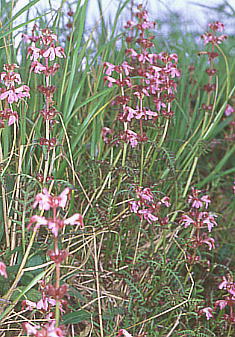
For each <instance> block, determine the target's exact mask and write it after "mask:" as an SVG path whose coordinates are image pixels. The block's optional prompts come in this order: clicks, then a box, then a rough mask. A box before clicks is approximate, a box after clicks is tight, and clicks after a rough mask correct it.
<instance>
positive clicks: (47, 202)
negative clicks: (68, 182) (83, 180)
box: [33, 187, 70, 211]
mask: <svg viewBox="0 0 235 337" xmlns="http://www.w3.org/2000/svg"><path fill="white" fill-rule="evenodd" d="M69 191H70V189H69V188H68V187H66V188H65V189H64V191H63V192H62V193H61V194H60V195H59V196H58V197H57V196H51V195H50V194H49V192H48V191H47V189H46V188H44V189H43V190H42V193H38V194H37V195H36V197H35V202H34V204H33V208H35V207H37V205H38V208H39V209H40V210H44V211H48V210H49V209H50V208H56V207H62V208H64V207H65V205H66V202H67V199H68V194H69Z"/></svg>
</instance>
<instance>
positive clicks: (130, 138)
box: [126, 130, 138, 147]
mask: <svg viewBox="0 0 235 337" xmlns="http://www.w3.org/2000/svg"><path fill="white" fill-rule="evenodd" d="M137 137H138V135H137V133H135V132H134V131H131V130H127V131H126V138H127V140H128V141H129V142H130V144H131V147H136V146H137V145H138V141H137Z"/></svg>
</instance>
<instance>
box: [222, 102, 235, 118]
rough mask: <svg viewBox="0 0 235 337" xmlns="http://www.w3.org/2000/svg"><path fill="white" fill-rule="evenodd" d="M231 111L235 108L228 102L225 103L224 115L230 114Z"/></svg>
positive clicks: (234, 110)
mask: <svg viewBox="0 0 235 337" xmlns="http://www.w3.org/2000/svg"><path fill="white" fill-rule="evenodd" d="M233 112H235V109H234V108H233V107H232V106H231V105H229V104H227V105H226V108H225V111H224V114H225V116H227V117H228V116H230V115H231V114H232V113H233Z"/></svg>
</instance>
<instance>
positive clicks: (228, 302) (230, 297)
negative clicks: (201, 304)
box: [198, 275, 235, 324]
mask: <svg viewBox="0 0 235 337" xmlns="http://www.w3.org/2000/svg"><path fill="white" fill-rule="evenodd" d="M218 288H219V289H220V290H225V291H226V294H225V295H224V298H223V299H222V300H217V301H215V304H214V310H216V309H217V308H219V309H220V310H223V309H225V308H226V307H228V308H229V314H228V313H225V314H224V320H225V321H227V322H229V323H231V324H234V323H235V312H234V309H235V282H234V281H233V278H232V276H231V275H228V276H227V278H226V277H225V276H223V280H222V282H221V283H220V284H219V286H218ZM203 313H204V314H206V318H207V319H208V320H209V319H210V318H213V317H214V315H213V308H211V307H207V308H203V309H200V310H199V312H198V314H199V315H202V314H203Z"/></svg>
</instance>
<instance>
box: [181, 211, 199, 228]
mask: <svg viewBox="0 0 235 337" xmlns="http://www.w3.org/2000/svg"><path fill="white" fill-rule="evenodd" d="M180 223H183V224H184V227H185V228H187V227H188V226H190V225H191V224H192V225H195V224H196V221H195V220H193V219H192V218H190V217H189V216H188V215H187V214H183V215H182V216H181V220H180Z"/></svg>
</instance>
